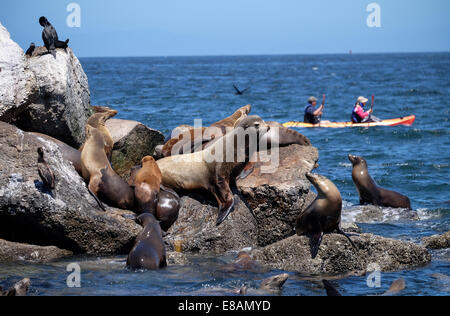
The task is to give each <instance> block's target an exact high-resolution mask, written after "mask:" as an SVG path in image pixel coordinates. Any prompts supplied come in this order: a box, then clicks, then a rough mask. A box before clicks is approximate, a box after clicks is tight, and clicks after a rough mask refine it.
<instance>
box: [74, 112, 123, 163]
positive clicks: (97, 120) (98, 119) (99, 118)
mask: <svg viewBox="0 0 450 316" xmlns="http://www.w3.org/2000/svg"><path fill="white" fill-rule="evenodd" d="M116 115H117V111H116V110H106V108H105V109H104V112H98V113H95V114H94V115H92V116H91V117H90V118H89V119H88V121H87V124H88V125H90V126H92V127H94V128H97V129H98V130H99V131H100V132H101V133H102V134H103V137H104V138H105V153H106V156H107V157H108V160H111V155H112V150H113V148H114V140H113V138H112V136H111V133H110V132H109V130H108V129H107V128H106V126H105V123H106V121H107V120H109V119H110V118H112V117H114V116H116ZM83 146H84V145H83ZM83 146H81V148H80V151H83Z"/></svg>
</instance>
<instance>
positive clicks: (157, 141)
mask: <svg viewBox="0 0 450 316" xmlns="http://www.w3.org/2000/svg"><path fill="white" fill-rule="evenodd" d="M106 127H107V128H108V130H109V131H110V133H111V136H112V138H113V140H114V148H113V153H112V159H111V161H112V166H113V169H114V171H116V172H117V173H118V174H119V175H120V176H121V177H122V178H124V179H125V180H128V179H129V178H130V175H131V173H130V170H131V168H133V167H134V166H136V165H140V164H141V160H142V158H143V157H145V156H152V155H153V154H154V152H155V148H156V146H158V145H161V144H162V143H163V142H164V135H163V134H162V133H161V132H159V131H157V130H154V129H151V128H148V127H147V126H145V125H144V124H142V123H139V122H136V121H127V120H119V119H110V120H108V121H107V122H106Z"/></svg>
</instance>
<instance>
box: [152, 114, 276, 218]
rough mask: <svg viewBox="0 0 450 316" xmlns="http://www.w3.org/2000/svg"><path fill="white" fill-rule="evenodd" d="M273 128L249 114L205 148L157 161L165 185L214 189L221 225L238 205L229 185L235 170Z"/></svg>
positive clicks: (180, 188)
mask: <svg viewBox="0 0 450 316" xmlns="http://www.w3.org/2000/svg"><path fill="white" fill-rule="evenodd" d="M269 129H270V128H269V127H268V126H267V124H266V123H265V122H264V121H263V120H262V119H261V118H260V117H259V116H249V117H246V118H245V119H243V120H242V121H240V123H239V124H238V125H237V126H236V128H235V129H234V130H233V132H231V133H228V134H227V135H225V136H223V137H221V138H220V139H218V140H216V141H215V142H214V144H213V145H212V146H211V147H209V148H207V149H205V150H203V151H200V152H195V153H192V154H187V155H181V156H172V157H167V158H164V159H161V160H159V161H157V163H158V166H159V169H160V170H161V174H162V183H163V185H165V186H168V187H170V188H173V189H176V190H196V189H205V190H208V191H209V192H211V193H212V194H213V195H214V197H215V198H216V200H217V202H218V204H219V216H218V218H217V225H220V224H221V223H222V222H223V221H224V220H225V218H226V217H227V216H228V215H229V214H230V212H231V211H232V209H233V206H234V196H233V193H232V192H231V189H230V185H229V183H230V177H231V174H232V172H233V170H234V169H235V168H238V167H239V166H243V165H245V164H246V163H247V162H248V161H249V157H250V156H253V154H254V153H255V152H256V150H257V142H258V141H259V139H260V138H261V137H262V136H263V135H264V134H265V133H266V132H267V131H268V130H269ZM251 142H252V143H251ZM253 142H256V143H253Z"/></svg>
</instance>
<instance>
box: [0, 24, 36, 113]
mask: <svg viewBox="0 0 450 316" xmlns="http://www.w3.org/2000/svg"><path fill="white" fill-rule="evenodd" d="M0 47H1V49H0V120H1V121H10V120H12V119H13V118H14V117H15V116H16V114H17V113H20V112H23V111H25V110H26V108H27V106H28V105H29V104H31V103H32V102H33V100H35V99H36V98H37V94H38V86H37V84H36V79H35V76H34V74H33V73H32V72H31V71H29V70H28V69H27V59H26V57H25V54H24V53H23V50H22V49H21V48H20V46H19V45H18V44H17V43H15V42H14V41H13V40H11V37H10V34H9V32H8V31H7V30H6V28H5V27H3V25H1V24H0Z"/></svg>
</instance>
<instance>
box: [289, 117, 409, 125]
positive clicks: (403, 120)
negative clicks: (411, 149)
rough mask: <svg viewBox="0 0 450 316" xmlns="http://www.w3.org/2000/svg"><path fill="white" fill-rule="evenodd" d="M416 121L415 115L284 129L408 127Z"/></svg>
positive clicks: (293, 123)
mask: <svg viewBox="0 0 450 316" xmlns="http://www.w3.org/2000/svg"><path fill="white" fill-rule="evenodd" d="M415 120H416V116H415V115H411V116H406V117H401V118H396V119H391V120H382V121H380V122H368V123H352V122H329V123H320V124H309V123H303V122H287V123H284V124H283V126H284V127H306V128H318V127H323V128H344V127H373V126H398V125H406V126H411V125H413V124H414V121H415Z"/></svg>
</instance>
